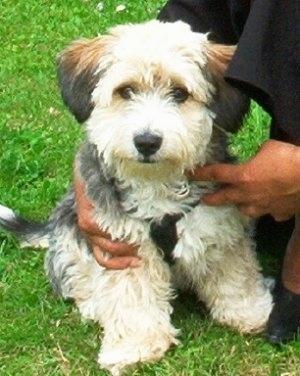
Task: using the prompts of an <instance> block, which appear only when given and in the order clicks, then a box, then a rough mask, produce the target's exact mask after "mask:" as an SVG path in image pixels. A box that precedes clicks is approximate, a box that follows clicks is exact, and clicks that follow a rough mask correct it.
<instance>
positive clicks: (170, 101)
mask: <svg viewBox="0 0 300 376" xmlns="http://www.w3.org/2000/svg"><path fill="white" fill-rule="evenodd" d="M234 50H235V49H234V47H231V46H222V45H216V44H212V43H210V42H208V40H207V36H206V35H205V34H199V33H194V32H192V31H191V30H190V28H189V26H188V25H186V24H184V23H182V22H176V23H162V22H159V21H150V22H147V23H145V24H138V25H125V26H117V27H114V28H112V29H111V30H110V32H109V33H108V34H107V35H105V36H100V37H98V38H95V39H92V40H79V41H76V42H74V43H73V44H71V45H70V46H69V47H68V48H67V49H66V50H65V51H63V52H62V53H61V54H60V56H59V59H58V66H59V67H58V75H59V81H60V85H61V91H62V96H63V99H64V101H65V103H66V104H67V106H68V107H69V109H70V110H71V112H72V113H73V114H74V115H75V117H76V119H77V120H78V121H79V122H86V123H87V134H88V139H89V141H90V142H91V143H93V144H95V145H96V146H97V148H98V151H99V154H100V155H101V157H102V158H103V159H104V161H105V162H106V163H107V164H108V165H110V166H112V167H113V168H116V170H117V171H118V172H119V174H120V175H122V174H123V175H124V174H125V175H126V176H128V175H129V176H142V177H144V178H146V177H147V178H149V179H155V178H162V177H163V178H164V179H168V177H170V176H173V175H174V174H175V175H176V174H181V173H182V172H183V171H184V170H185V169H192V168H194V167H195V166H196V165H199V164H201V165H203V164H205V163H206V162H208V161H212V160H214V158H215V159H217V157H214V153H215V151H213V149H214V148H212V147H211V145H212V144H214V142H211V140H212V133H213V125H214V124H215V123H216V124H218V125H219V127H222V128H224V130H226V131H235V130H236V129H237V128H238V127H239V125H240V123H241V120H242V116H243V114H244V113H245V111H246V109H247V105H248V102H247V100H246V99H245V97H243V95H241V94H240V93H239V92H238V91H237V90H236V89H234V88H232V87H230V86H229V85H228V84H226V82H225V81H224V79H223V75H224V72H225V70H226V68H227V66H228V64H229V62H230V60H231V58H232V55H233V53H234Z"/></svg>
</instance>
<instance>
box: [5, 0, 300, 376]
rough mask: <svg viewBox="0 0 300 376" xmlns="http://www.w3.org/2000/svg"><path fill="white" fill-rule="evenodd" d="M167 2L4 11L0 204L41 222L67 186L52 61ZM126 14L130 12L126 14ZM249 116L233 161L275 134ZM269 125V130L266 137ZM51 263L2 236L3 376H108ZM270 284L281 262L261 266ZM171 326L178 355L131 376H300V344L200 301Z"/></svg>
mask: <svg viewBox="0 0 300 376" xmlns="http://www.w3.org/2000/svg"><path fill="white" fill-rule="evenodd" d="M163 3H164V1H162V0H149V1H142V0H132V1H123V2H121V1H116V0H107V1H103V2H98V1H94V0H81V1H80V0H73V1H69V0H66V1H58V0H53V1H49V0H35V1H26V0H19V1H15V2H13V1H10V0H2V1H1V3H0V37H1V52H0V77H1V79H0V140H1V142H0V202H1V203H2V204H5V205H7V206H10V207H13V208H15V209H17V210H18V211H19V212H20V213H22V215H24V216H27V217H31V218H34V219H36V220H40V219H41V220H42V219H45V218H46V217H47V216H48V214H49V213H50V211H51V209H52V208H53V206H54V205H55V203H56V202H57V200H58V199H59V198H60V197H61V195H62V194H64V193H65V192H66V190H67V188H68V186H69V184H70V182H71V178H72V164H73V157H74V152H75V150H76V148H77V146H78V145H79V143H80V140H81V138H82V130H81V127H80V126H79V125H78V124H76V122H75V120H74V118H73V117H72V116H71V115H70V114H69V113H68V111H67V110H66V108H65V107H64V105H63V103H62V100H61V98H60V94H59V90H58V86H57V80H56V67H55V56H56V55H57V53H58V52H59V51H60V50H61V49H62V48H64V47H65V46H66V45H67V44H68V43H69V42H70V41H72V40H74V39H76V38H79V37H94V36H96V35H97V34H99V33H102V32H104V31H105V29H107V27H109V26H110V25H114V24H118V23H124V22H137V21H142V20H146V19H150V18H153V17H155V15H156V13H157V10H158V9H159V7H160V6H161V5H162V4H163ZM120 5H124V6H125V7H120ZM267 123H268V119H267V116H266V115H265V114H264V113H263V112H262V111H261V110H260V109H259V108H258V107H257V106H253V111H252V115H251V116H250V117H249V119H248V121H247V124H246V125H245V127H244V129H243V130H242V131H241V132H240V133H239V134H238V135H237V136H235V137H234V138H233V140H232V149H233V151H234V152H235V153H237V154H238V155H239V157H240V158H241V159H247V158H249V157H250V156H251V155H252V154H253V153H254V152H255V150H256V149H257V148H258V147H259V145H260V143H261V142H262V141H263V140H264V139H265V138H266V137H267V134H268V126H267ZM262 124H263V126H262ZM43 257H44V252H43V251H39V250H31V249H26V250H21V249H20V248H19V247H18V244H17V242H16V241H15V240H14V239H13V238H12V237H11V236H9V235H7V234H5V233H3V232H2V233H0V318H1V319H0V375H1V376H2V375H3V376H23V375H24V376H52V375H53V376H54V375H55V376H62V375H72V376H73V375H74V376H79V375H83V376H92V375H103V376H104V375H106V373H105V372H104V371H101V370H99V369H98V367H97V363H96V359H97V353H98V350H99V344H100V340H101V334H100V332H99V329H98V328H97V327H96V325H94V324H93V323H91V322H82V321H81V319H80V316H79V314H78V312H77V310H76V308H75V307H74V306H73V305H72V304H71V303H70V302H64V301H62V300H60V299H59V298H57V297H56V296H55V295H54V294H53V293H52V291H51V288H50V286H49V284H48V282H47V280H46V278H45V276H44V273H43ZM262 261H263V264H264V266H265V269H266V270H267V271H268V272H272V273H275V272H276V267H277V264H276V261H274V260H273V259H271V258H270V257H263V260H262ZM174 305H175V313H174V317H173V321H174V324H175V326H177V327H180V328H182V334H181V337H180V339H181V344H180V345H179V346H178V347H176V348H173V349H171V350H170V351H169V352H168V354H167V355H166V356H165V358H164V359H163V360H162V361H160V362H158V363H153V364H146V365H141V366H139V367H138V368H137V369H136V370H135V371H132V372H128V375H133V376H138V375H150V376H151V375H157V376H208V375H214V376H237V375H241V376H279V375H281V376H297V375H300V363H299V361H298V357H299V354H300V343H292V344H289V345H286V346H283V347H282V348H280V349H278V348H273V347H272V346H271V345H269V344H268V343H266V342H265V340H264V339H263V337H262V336H261V335H256V336H251V335H247V336H241V335H239V334H238V333H236V332H235V331H234V330H231V329H229V328H226V327H223V326H221V325H219V324H217V323H214V322H212V321H211V320H210V319H209V318H208V317H207V314H206V312H205V309H204V308H203V307H201V306H199V304H196V300H195V298H194V297H193V296H188V295H187V296H180V297H179V298H178V299H177V300H176V302H175V303H174Z"/></svg>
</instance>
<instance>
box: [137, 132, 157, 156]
mask: <svg viewBox="0 0 300 376" xmlns="http://www.w3.org/2000/svg"><path fill="white" fill-rule="evenodd" d="M133 141H134V145H135V147H136V148H137V150H138V152H139V153H141V154H143V155H144V156H145V157H149V156H150V155H152V154H154V153H156V152H157V150H158V149H159V148H160V146H161V144H162V137H160V136H157V135H154V134H151V133H149V132H146V133H143V134H139V135H137V136H135V137H134V139H133Z"/></svg>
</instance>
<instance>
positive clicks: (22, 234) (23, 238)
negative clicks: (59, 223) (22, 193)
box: [0, 205, 49, 248]
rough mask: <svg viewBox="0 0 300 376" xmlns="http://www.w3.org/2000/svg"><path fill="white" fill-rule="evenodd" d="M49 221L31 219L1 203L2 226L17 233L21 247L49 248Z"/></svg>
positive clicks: (0, 222)
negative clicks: (21, 215) (40, 221)
mask: <svg viewBox="0 0 300 376" xmlns="http://www.w3.org/2000/svg"><path fill="white" fill-rule="evenodd" d="M47 226H48V225H47V223H38V222H34V221H29V220H27V219H25V218H22V217H20V216H19V215H18V214H16V213H15V212H14V211H12V210H11V209H9V208H7V207H6V206H3V205H0V227H1V228H2V229H4V230H5V231H8V232H10V233H12V234H13V235H15V236H16V237H17V238H18V239H19V241H20V245H21V247H33V248H47V247H48V245H49V238H48V233H49V231H48V229H47Z"/></svg>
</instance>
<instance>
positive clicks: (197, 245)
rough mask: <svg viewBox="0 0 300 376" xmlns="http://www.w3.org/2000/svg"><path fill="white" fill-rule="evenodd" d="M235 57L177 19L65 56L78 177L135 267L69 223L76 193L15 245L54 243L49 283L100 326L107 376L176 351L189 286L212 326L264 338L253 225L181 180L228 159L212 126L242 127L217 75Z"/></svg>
mask: <svg viewBox="0 0 300 376" xmlns="http://www.w3.org/2000/svg"><path fill="white" fill-rule="evenodd" d="M233 53H234V48H233V47H229V46H220V45H215V44H213V43H210V42H209V41H208V39H207V35H204V34H197V33H193V32H192V31H191V30H190V28H189V27H188V26H187V25H185V24H183V23H181V22H177V23H174V24H168V23H160V22H158V21H151V22H147V23H145V24H141V25H126V26H118V27H116V28H113V29H112V30H111V31H110V32H109V33H108V35H106V36H101V37H98V38H96V39H93V40H80V41H77V42H75V43H73V44H72V45H71V46H70V47H68V48H67V49H66V50H65V51H63V52H62V54H61V55H60V57H59V77H60V84H61V87H62V95H63V98H64V101H65V103H66V104H67V106H68V107H69V108H70V110H71V111H72V112H73V114H74V115H75V117H76V118H77V119H78V121H79V122H84V121H86V124H87V141H86V143H85V144H84V145H83V147H82V148H81V150H80V151H79V153H78V155H77V158H76V169H77V173H78V174H79V175H80V176H81V178H82V179H83V180H84V181H85V183H86V187H87V196H88V197H89V198H90V199H91V200H92V201H93V203H94V206H95V220H96V221H97V223H98V224H99V226H101V227H102V228H103V229H106V230H107V231H108V232H109V233H110V234H111V235H112V237H113V238H114V239H121V240H126V241H128V242H130V243H136V244H138V245H139V250H138V253H139V255H140V256H141V259H142V263H141V266H140V267H137V268H132V269H126V270H106V269H104V268H102V267H101V266H99V265H98V264H97V263H96V261H95V260H94V257H93V255H92V254H91V251H90V246H89V243H88V242H87V240H86V239H85V237H84V236H83V235H82V234H81V233H80V231H79V229H78V227H77V216H76V204H75V199H74V194H73V191H71V192H70V193H69V195H67V196H66V197H65V198H64V199H63V200H62V202H61V203H60V205H59V206H58V207H57V208H56V210H55V211H54V213H53V214H52V216H51V217H50V219H49V221H48V222H47V224H45V227H44V231H40V232H38V233H37V232H36V233H34V231H32V233H30V231H29V229H28V227H27V230H26V231H23V237H25V238H26V239H27V241H29V242H30V241H33V239H36V238H39V239H40V240H42V239H44V240H47V241H49V250H48V252H47V256H46V261H45V267H46V273H47V275H48V277H49V279H50V280H51V282H52V284H53V287H54V288H55V290H56V291H58V292H60V293H61V294H62V296H63V297H65V298H72V299H74V300H75V302H76V304H77V306H78V308H79V310H80V313H81V315H82V316H83V317H84V318H88V319H91V320H94V321H96V322H97V323H99V325H100V326H101V327H102V328H103V339H102V344H101V350H100V354H99V358H98V361H99V365H100V367H101V368H103V369H107V370H109V371H110V372H111V373H112V374H113V375H114V376H117V375H119V374H120V373H121V372H122V370H123V369H124V368H125V367H126V366H128V365H132V364H135V363H137V362H140V361H142V362H144V361H149V360H158V359H160V358H161V357H162V356H163V355H164V353H165V352H166V351H167V350H168V348H169V347H170V346H171V345H172V344H176V343H177V341H178V340H177V336H178V330H177V329H175V328H174V327H173V326H172V324H171V313H172V306H171V300H172V299H173V298H174V295H175V291H176V289H193V290H194V291H195V292H196V293H197V295H198V297H199V300H201V301H203V302H204V303H205V304H206V306H207V308H208V310H209V312H210V314H211V316H212V317H213V318H214V319H215V320H217V321H219V322H221V323H224V324H227V325H230V326H232V327H235V328H237V329H238V330H239V331H241V332H257V331H261V330H263V328H264V325H265V323H266V321H267V319H268V316H269V313H270V311H271V308H272V297H271V294H270V291H269V286H268V285H267V283H265V281H264V278H263V276H262V274H261V270H260V267H259V265H258V262H257V259H256V255H255V252H254V244H253V241H252V239H251V224H250V220H249V219H248V218H246V217H245V216H243V215H242V214H241V213H239V212H238V210H237V209H236V208H234V207H230V206H227V207H221V208H214V207H209V206H206V205H204V204H203V203H201V197H202V195H203V194H204V193H205V192H211V191H213V190H214V189H216V187H215V186H214V185H213V184H210V183H205V182H193V181H190V180H189V179H188V178H187V177H186V176H185V174H184V172H185V170H188V169H189V170H192V169H194V168H195V167H196V166H198V165H204V164H206V163H214V162H219V161H222V162H226V160H227V153H226V145H225V140H224V134H223V133H222V132H220V127H222V128H225V130H232V127H233V126H234V127H238V126H239V124H240V123H241V120H242V115H243V113H244V112H245V108H246V107H247V106H246V105H244V102H245V101H247V100H246V99H245V98H243V96H242V95H241V94H240V93H239V92H238V91H237V90H235V89H233V88H231V87H230V86H229V85H227V84H226V83H225V81H224V80H223V78H222V76H223V73H224V71H225V70H226V67H227V65H228V64H229V62H230V59H231V57H232V54H233ZM215 125H216V126H215ZM230 127H231V128H230ZM0 209H1V210H0V216H2V218H0V224H1V225H2V226H3V227H6V228H8V229H10V230H12V231H13V230H14V228H15V232H16V233H18V234H21V235H22V226H21V224H20V226H19V227H21V228H19V229H18V231H16V229H17V228H18V217H16V216H15V214H14V213H13V212H11V211H7V210H6V209H3V207H1V208H0ZM165 215H170V216H174V215H178V218H177V219H178V221H177V223H176V224H174V226H176V232H177V237H178V239H175V243H174V244H176V245H175V248H174V250H173V252H172V256H171V257H172V258H173V261H174V263H173V265H172V266H171V267H170V266H169V265H168V264H167V263H166V262H165V261H164V257H163V255H164V253H163V249H162V248H164V247H159V246H157V245H156V244H155V243H154V241H153V240H152V238H151V236H150V233H151V228H152V227H151V226H152V225H153V224H156V225H158V226H160V225H161V223H162V222H163V219H164V217H165ZM10 220H11V222H12V223H11V224H10V225H11V226H10V227H9V226H8V223H9V222H10ZM20 223H21V222H20ZM13 224H14V226H15V227H14V226H13ZM38 235H39V236H38Z"/></svg>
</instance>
